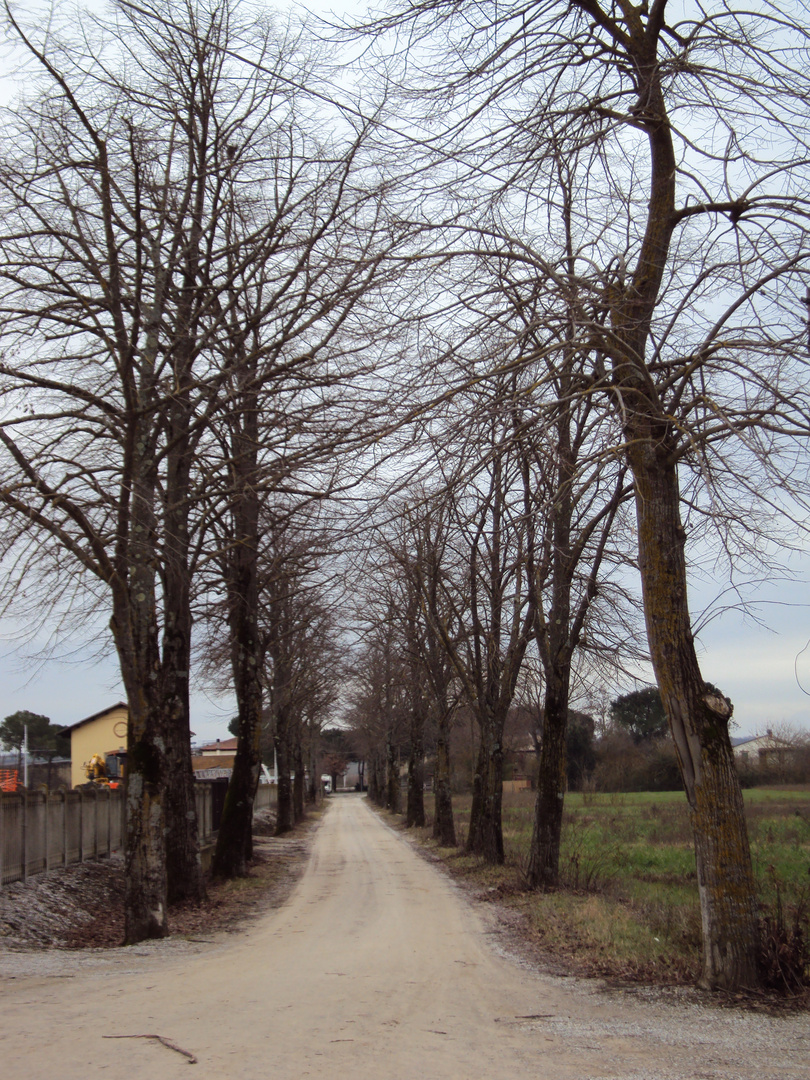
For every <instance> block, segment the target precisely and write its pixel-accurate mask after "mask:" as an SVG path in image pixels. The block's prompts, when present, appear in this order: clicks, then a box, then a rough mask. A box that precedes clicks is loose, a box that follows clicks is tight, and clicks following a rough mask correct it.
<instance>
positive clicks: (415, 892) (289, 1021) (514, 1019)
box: [0, 796, 810, 1080]
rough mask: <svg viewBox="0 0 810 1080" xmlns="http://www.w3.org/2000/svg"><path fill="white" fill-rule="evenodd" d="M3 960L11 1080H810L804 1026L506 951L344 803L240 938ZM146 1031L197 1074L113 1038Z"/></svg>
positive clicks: (2, 1061) (3, 1064)
mask: <svg viewBox="0 0 810 1080" xmlns="http://www.w3.org/2000/svg"><path fill="white" fill-rule="evenodd" d="M11 960H13V958H8V957H7V958H6V959H5V960H4V961H3V964H2V967H1V968H0V974H2V976H3V982H2V991H1V992H0V1071H2V1075H3V1076H4V1077H16V1076H28V1077H33V1078H34V1080H40V1078H42V1080H45V1078H50V1077H59V1078H65V1080H73V1078H79V1077H81V1078H83V1080H84V1078H87V1077H94V1076H105V1077H110V1078H116V1080H117V1078H121V1080H125V1078H126V1080H141V1078H147V1077H149V1078H150V1080H152V1078H158V1080H164V1078H166V1080H172V1078H174V1077H176V1076H177V1077H181V1076H182V1077H186V1078H188V1077H191V1078H192V1080H193V1078H194V1077H196V1078H198V1080H203V1078H209V1077H210V1078H218V1080H220V1078H222V1080H225V1078H227V1080H230V1078H237V1077H249V1078H260V1077H284V1078H289V1080H293V1078H297V1077H307V1076H326V1075H336V1076H338V1075H345V1074H347V1073H349V1072H351V1074H357V1075H362V1076H381V1077H385V1078H386V1080H411V1078H414V1077H418V1078H421V1077H424V1078H426V1080H434V1078H435V1080H443V1078H447V1077H453V1078H456V1077H457V1078H464V1080H479V1078H480V1080H484V1078H492V1077H499V1078H501V1077H503V1078H513V1077H514V1078H523V1077H532V1078H533V1080H569V1078H571V1080H573V1078H576V1080H597V1078H600V1080H601V1078H605V1080H607V1078H610V1080H618V1078H622V1080H625V1078H626V1080H630V1078H633V1080H653V1078H655V1080H687V1078H688V1080H703V1078H706V1080H709V1078H712V1080H715V1078H716V1080H754V1078H756V1080H777V1078H779V1080H805V1078H807V1080H810V1019H808V1018H807V1017H803V1016H802V1017H793V1018H787V1019H774V1018H768V1017H762V1016H752V1015H750V1014H743V1013H739V1012H735V1011H731V1010H723V1011H721V1010H715V1009H711V1010H707V1009H702V1008H697V1007H695V1006H691V1007H685V1006H678V1007H676V1006H671V1005H652V1004H645V1003H644V1002H639V1001H638V1000H634V999H632V998H627V997H626V996H622V995H618V994H606V993H604V992H602V991H601V990H600V989H599V988H598V987H597V986H595V985H593V984H587V983H578V982H575V981H574V980H565V979H557V978H552V977H547V976H540V975H537V974H535V973H532V972H531V971H528V970H525V969H523V968H521V967H520V966H519V965H518V964H516V963H515V962H514V961H513V960H511V959H509V958H507V957H504V956H501V955H499V954H498V952H497V950H496V949H495V948H494V947H493V945H492V939H491V937H490V936H488V935H487V934H486V933H485V927H484V925H483V923H482V921H481V916H480V915H479V913H478V912H477V911H476V910H475V909H474V908H472V907H470V905H469V904H468V903H467V902H466V901H465V900H464V898H463V897H462V896H461V895H460V894H459V893H458V891H457V890H456V888H455V887H454V886H453V885H452V883H450V882H448V881H447V880H446V879H445V877H444V876H443V875H442V874H441V873H440V872H439V871H438V870H436V869H435V868H434V867H432V866H430V865H429V864H428V863H426V862H425V861H424V860H422V859H421V858H420V857H419V856H418V855H417V854H415V853H414V852H413V851H412V849H411V848H410V846H409V845H408V844H407V843H406V842H405V841H404V840H403V839H402V838H401V837H400V836H399V835H398V834H396V833H394V832H393V831H392V830H390V829H388V828H387V827H386V826H385V825H384V824H383V823H381V821H380V820H379V819H378V818H377V817H376V815H374V814H373V812H372V811H370V810H369V808H368V807H367V805H366V804H365V802H364V801H363V800H361V799H359V798H354V797H352V796H349V797H341V798H339V799H335V800H334V801H333V803H332V805H331V807H330V810H329V812H328V814H327V815H326V817H325V819H324V821H323V824H322V825H321V826H320V828H319V829H318V832H317V835H316V838H315V842H314V847H313V852H312V857H311V859H310V862H309V864H308V867H307V870H306V872H305V874H304V876H303V877H302V879H301V881H300V883H299V885H298V887H297V889H296V890H295V892H294V893H293V895H292V897H291V898H290V900H289V901H288V902H287V904H286V905H285V906H284V907H283V908H281V909H279V910H278V911H275V912H273V913H271V914H269V915H268V916H266V917H265V918H263V919H262V920H261V921H260V922H258V923H256V924H254V926H253V927H251V929H250V931H249V932H248V933H247V934H245V935H242V936H240V937H238V938H235V939H229V938H227V937H225V938H220V939H218V940H217V941H216V942H214V943H207V944H196V945H194V944H192V945H188V944H183V943H175V944H174V945H172V943H171V942H160V943H156V944H155V945H154V946H144V947H138V948H134V949H127V950H113V951H108V952H105V953H103V954H98V955H96V956H91V957H89V958H88V957H87V956H84V957H81V958H79V957H76V956H75V955H70V956H65V954H56V955H54V954H49V955H48V956H46V957H45V959H44V961H43V963H44V972H45V973H44V974H42V973H40V974H37V973H36V972H35V971H34V970H33V969H32V967H31V966H30V965H29V967H28V971H27V973H26V967H25V961H24V960H23V959H19V960H18V961H17V964H16V967H15V965H14V964H13V963H12V962H11ZM41 970H42V968H41ZM14 972H16V974H15V975H14V977H12V978H9V975H10V974H12V973H14ZM142 1034H156V1035H160V1036H162V1037H163V1038H164V1039H166V1040H167V1041H168V1042H169V1043H170V1044H172V1045H173V1046H174V1047H178V1048H181V1049H183V1050H186V1051H187V1052H188V1053H190V1054H193V1055H194V1056H195V1057H196V1059H197V1063H196V1064H193V1065H192V1064H191V1062H190V1061H189V1059H188V1058H187V1057H185V1056H183V1055H182V1054H181V1053H179V1052H178V1050H176V1049H172V1048H171V1046H167V1045H164V1044H161V1043H160V1042H157V1041H156V1040H152V1039H130V1038H124V1039H112V1038H110V1036H131V1035H142ZM105 1037H106V1038H105Z"/></svg>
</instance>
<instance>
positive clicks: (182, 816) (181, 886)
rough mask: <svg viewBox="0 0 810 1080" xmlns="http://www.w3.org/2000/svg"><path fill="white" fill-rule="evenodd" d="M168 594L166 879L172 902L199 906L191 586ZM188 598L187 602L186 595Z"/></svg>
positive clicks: (201, 887) (165, 639) (180, 584)
mask: <svg viewBox="0 0 810 1080" xmlns="http://www.w3.org/2000/svg"><path fill="white" fill-rule="evenodd" d="M176 584H177V587H176V588H175V589H169V587H168V583H167V589H166V612H165V616H164V620H165V625H164V631H163V655H162V660H161V668H162V674H163V678H162V680H161V682H162V688H163V694H162V708H163V712H164V716H163V721H162V726H163V730H164V732H165V738H166V752H165V756H164V763H163V767H164V791H165V808H166V880H167V888H168V894H167V895H168V902H169V904H170V905H171V904H175V903H177V902H178V901H180V900H192V901H195V902H199V901H200V900H201V899H202V898H203V896H204V895H205V885H204V882H203V875H202V863H201V860H200V845H199V837H198V833H197V803H196V798H195V794H194V770H193V769H192V766H191V728H190V725H189V668H190V666H191V615H190V608H189V605H188V602H187V601H188V582H187V581H185V582H177V583H176ZM178 594H184V596H185V601H186V602H185V603H184V602H183V599H182V595H178Z"/></svg>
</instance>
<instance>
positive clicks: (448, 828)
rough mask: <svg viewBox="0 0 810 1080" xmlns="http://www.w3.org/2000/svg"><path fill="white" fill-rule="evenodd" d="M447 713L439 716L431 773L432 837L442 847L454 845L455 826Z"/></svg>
mask: <svg viewBox="0 0 810 1080" xmlns="http://www.w3.org/2000/svg"><path fill="white" fill-rule="evenodd" d="M448 719H449V714H448V713H447V712H444V711H443V713H442V715H441V716H440V717H439V725H438V732H437V735H436V768H435V772H434V774H433V802H434V811H433V839H434V840H438V842H439V843H440V844H441V846H442V847H455V846H456V828H455V822H454V820H453V796H452V792H451V788H450V733H449V731H448Z"/></svg>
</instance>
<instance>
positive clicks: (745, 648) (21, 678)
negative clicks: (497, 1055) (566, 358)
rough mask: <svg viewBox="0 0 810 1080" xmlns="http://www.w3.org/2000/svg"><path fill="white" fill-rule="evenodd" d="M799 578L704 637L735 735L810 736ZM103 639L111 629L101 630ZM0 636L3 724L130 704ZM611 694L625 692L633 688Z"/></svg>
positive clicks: (694, 603) (85, 671) (344, 7)
mask: <svg viewBox="0 0 810 1080" xmlns="http://www.w3.org/2000/svg"><path fill="white" fill-rule="evenodd" d="M93 6H96V7H97V8H103V6H104V5H103V3H97V4H94V5H93ZM306 6H307V7H309V8H310V10H314V11H316V12H318V13H328V12H329V11H337V12H347V11H355V12H356V11H358V10H362V9H363V8H364V7H365V5H364V4H359V3H344V4H339V3H335V2H329V0H316V2H314V3H311V4H307V5H306ZM9 90H10V86H9V83H8V82H7V81H5V80H3V79H0V100H1V99H3V98H7V97H8V94H9ZM794 575H795V579H794V580H793V581H792V582H790V583H788V584H785V583H781V584H779V585H770V586H765V587H763V588H762V589H760V590H759V593H758V596H757V599H758V601H759V604H760V606H759V608H758V612H757V614H758V616H759V617H760V618H761V619H762V620H763V621H764V622H765V623H766V624H767V628H763V627H760V626H758V625H756V623H755V622H754V620H753V619H752V618H750V617H744V616H743V615H741V614H740V613H739V612H728V613H726V614H725V615H723V616H722V617H720V618H718V619H715V620H714V621H713V622H712V623H711V624H710V625H709V626H708V627H707V628H706V629H705V630H704V631H703V632H702V633H701V635H700V645H701V652H700V661H701V667H702V671H703V675H704V677H705V678H706V679H708V680H710V681H711V682H713V683H715V684H716V685H717V686H719V687H720V688H721V689H722V690H723V692H724V693H726V694H727V695H728V696H729V697H730V698H731V699H732V701H733V702H734V706H735V711H734V718H735V720H736V727H735V729H734V733H735V734H740V735H749V734H754V733H755V732H759V731H764V730H765V729H766V728H768V727H778V726H780V725H782V724H788V725H792V726H794V727H798V728H802V729H805V730H808V731H810V696H808V695H810V555H808V556H805V557H804V558H803V559H799V560H796V562H795V566H794ZM723 589H724V583H723V582H722V581H719V582H714V583H704V584H702V585H701V586H700V588H698V587H697V586H695V587H694V588H693V591H692V594H691V595H690V607H691V610H692V612H693V615H695V616H696V615H697V614H698V613H699V612H700V610H701V609H702V608H703V607H704V606H705V605H707V604H709V603H710V602H711V600H712V599H713V595H717V594H720V593H722V592H723ZM99 633H100V634H106V633H108V631H107V630H106V628H105V627H103V626H102V627H100V629H99ZM0 637H1V638H2V640H0V688H2V693H0V717H2V716H7V715H9V714H10V713H13V712H15V711H17V710H18V709H29V710H31V711H32V712H36V713H43V714H44V715H46V716H49V717H50V719H51V720H52V721H53V722H54V723H59V724H65V725H67V724H72V723H75V722H76V721H77V720H80V719H82V718H83V717H85V716H89V715H91V714H92V713H95V712H98V711H99V710H101V709H103V708H105V707H107V706H108V705H111V704H114V703H115V702H116V701H119V700H121V699H122V698H123V697H124V694H123V688H122V686H121V682H120V677H119V675H118V671H117V664H116V661H115V658H114V657H113V656H109V657H108V658H107V659H106V660H104V661H97V660H91V659H88V654H89V653H91V652H93V651H94V650H90V649H87V648H82V647H79V648H76V647H75V645H76V643H73V647H72V649H71V651H70V653H69V654H68V655H67V657H66V658H63V659H61V660H60V659H53V660H50V661H48V662H47V663H45V664H41V665H39V666H37V667H31V666H30V665H26V664H25V662H24V660H23V659H21V658H20V657H19V656H18V655H17V654H16V653H15V649H14V645H15V639H16V638H17V637H18V633H17V627H16V626H15V624H14V623H13V622H11V621H9V620H5V621H3V620H0ZM609 689H610V690H612V691H613V692H614V693H615V694H618V693H621V692H624V691H626V690H629V689H632V686H630V685H617V686H616V687H614V688H609ZM234 711H235V706H234V702H233V699H232V697H230V696H229V695H225V696H219V695H216V694H213V693H212V694H206V693H203V692H202V691H199V690H198V691H196V692H195V693H194V695H193V700H192V728H193V730H194V732H195V734H196V737H197V741H198V742H200V741H209V740H212V739H215V738H224V737H227V736H228V731H227V723H228V720H229V719H230V718H231V717H232V716H233V715H234Z"/></svg>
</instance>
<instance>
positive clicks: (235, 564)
mask: <svg viewBox="0 0 810 1080" xmlns="http://www.w3.org/2000/svg"><path fill="white" fill-rule="evenodd" d="M235 340H236V335H235ZM249 374H250V373H249V369H246V370H245V371H244V372H243V376H244V385H243V386H242V391H243V396H242V398H241V399H237V408H236V409H235V415H234V417H233V418H232V421H231V424H232V426H231V440H232V443H231V449H232V457H233V460H232V466H231V468H232V479H233V485H234V506H233V509H232V521H233V533H234V539H235V540H236V543H234V544H233V546H232V549H231V550H230V551H229V552H228V553H227V556H226V558H227V562H226V569H225V579H226V583H227V588H228V634H229V638H230V642H229V643H230V653H231V672H232V675H233V685H234V690H235V692H236V704H237V709H238V728H237V744H236V760H235V761H234V768H233V772H232V773H231V779H230V782H229V784H228V791H227V794H226V796H225V805H224V807H223V809H222V820H221V821H220V826H219V833H218V835H217V846H216V850H215V852H214V860H213V865H212V870H213V873H214V876H215V877H220V878H233V877H244V875H245V874H246V873H247V864H248V863H249V862H250V860H251V859H252V858H253V804H254V802H255V798H256V789H257V788H258V785H259V774H260V771H261V763H262V759H261V741H262V691H263V686H262V678H263V670H264V646H263V642H262V637H261V634H260V631H259V577H258V551H259V535H258V534H259V497H258V494H257V492H256V490H255V478H256V460H257V453H258V441H259V438H258V430H257V424H258V410H257V408H256V393H255V385H254V383H253V382H252V379H251V378H250V377H249Z"/></svg>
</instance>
